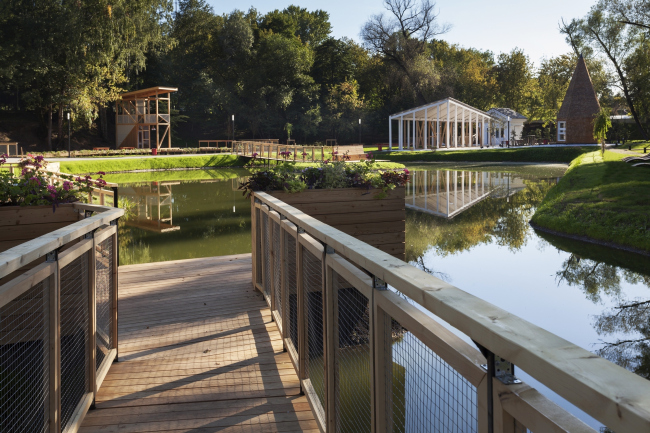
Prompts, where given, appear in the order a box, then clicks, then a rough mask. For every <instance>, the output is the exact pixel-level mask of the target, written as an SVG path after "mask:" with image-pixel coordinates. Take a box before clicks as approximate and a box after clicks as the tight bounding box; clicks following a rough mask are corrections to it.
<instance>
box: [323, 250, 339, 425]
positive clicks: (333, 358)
mask: <svg viewBox="0 0 650 433" xmlns="http://www.w3.org/2000/svg"><path fill="white" fill-rule="evenodd" d="M328 254H334V249H333V248H332V247H330V246H327V245H326V246H325V255H326V256H327V255H328ZM332 272H333V270H332V268H330V267H329V266H327V260H323V280H324V281H323V295H324V298H325V299H324V303H325V324H324V326H323V334H324V335H323V338H324V340H325V430H326V431H327V432H335V431H336V418H337V415H338V414H337V413H336V394H337V392H336V387H337V380H336V370H337V369H336V364H337V362H338V348H339V347H338V346H339V345H338V340H339V339H338V334H339V333H338V320H337V318H338V291H337V290H336V288H335V287H334V284H333V278H332V277H333V275H332Z"/></svg>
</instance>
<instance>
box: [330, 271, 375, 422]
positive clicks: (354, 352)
mask: <svg viewBox="0 0 650 433" xmlns="http://www.w3.org/2000/svg"><path fill="white" fill-rule="evenodd" d="M332 288H333V290H334V291H336V293H337V298H338V318H337V319H336V320H337V322H338V333H339V338H338V362H337V363H336V368H337V370H336V383H337V387H336V430H337V431H338V432H340V433H353V432H370V429H371V425H372V422H371V417H372V408H371V405H372V400H371V392H372V387H371V381H372V369H371V362H372V354H371V352H370V307H371V306H370V302H369V300H368V298H366V297H365V296H364V295H363V294H362V293H361V292H360V291H359V290H357V289H356V288H354V286H352V284H350V283H348V282H347V281H346V280H345V278H343V277H342V276H340V275H339V274H337V273H336V272H333V278H332Z"/></svg>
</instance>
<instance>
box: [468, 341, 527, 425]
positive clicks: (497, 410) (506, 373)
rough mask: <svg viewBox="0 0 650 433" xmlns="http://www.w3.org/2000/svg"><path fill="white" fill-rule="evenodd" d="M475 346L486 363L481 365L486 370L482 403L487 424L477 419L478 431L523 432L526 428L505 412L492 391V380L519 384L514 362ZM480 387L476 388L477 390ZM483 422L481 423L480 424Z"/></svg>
mask: <svg viewBox="0 0 650 433" xmlns="http://www.w3.org/2000/svg"><path fill="white" fill-rule="evenodd" d="M477 346H478V347H479V349H480V350H481V353H483V355H484V356H485V357H486V359H487V364H485V365H483V368H484V369H486V370H487V376H486V380H487V384H486V386H485V388H486V389H485V391H486V392H485V394H486V396H485V397H483V398H485V403H484V405H485V406H486V408H487V412H486V413H485V415H486V416H487V423H485V424H487V425H485V424H483V423H482V422H481V421H479V431H485V430H487V432H488V433H517V432H525V431H526V428H525V427H524V426H523V425H522V424H521V423H519V422H518V421H517V420H516V419H515V418H514V417H513V416H512V415H510V414H509V413H508V412H506V411H505V410H504V409H503V407H502V405H501V401H500V400H499V396H498V395H497V393H496V392H495V391H494V381H495V380H498V381H500V382H501V383H503V384H504V385H513V384H520V383H521V380H519V379H517V377H515V375H514V372H515V366H514V364H512V363H510V362H508V361H506V360H505V359H503V358H501V357H500V356H498V355H495V354H494V353H493V352H492V351H490V350H489V349H487V348H485V347H483V346H481V345H480V344H478V343H477ZM480 389H481V387H479V388H477V392H479V390H480ZM481 398H482V397H481V395H480V394H479V395H478V399H479V414H480V413H481V409H480V408H481V406H482V404H481V401H480V400H481ZM482 424H483V425H482Z"/></svg>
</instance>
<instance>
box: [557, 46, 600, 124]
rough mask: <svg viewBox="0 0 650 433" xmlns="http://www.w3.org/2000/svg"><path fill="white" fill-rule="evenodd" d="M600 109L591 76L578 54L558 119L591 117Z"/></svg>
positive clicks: (583, 60)
mask: <svg viewBox="0 0 650 433" xmlns="http://www.w3.org/2000/svg"><path fill="white" fill-rule="evenodd" d="M599 111H600V104H599V103H598V98H597V97H596V91H595V90H594V85H593V83H592V82H591V76H590V75H589V71H588V70H587V64H586V63H585V59H584V58H583V57H582V54H581V55H580V58H579V59H578V64H577V65H576V70H575V71H573V76H572V77H571V82H570V83H569V88H568V89H567V91H566V95H565V96H564V101H563V102H562V107H561V108H560V111H559V113H558V114H557V118H558V119H584V118H593V117H594V116H595V115H596V114H597V113H598V112H599Z"/></svg>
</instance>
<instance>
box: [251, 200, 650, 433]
mask: <svg viewBox="0 0 650 433" xmlns="http://www.w3.org/2000/svg"><path fill="white" fill-rule="evenodd" d="M252 200H253V203H252V251H253V284H254V286H255V287H256V288H257V289H258V290H260V291H261V292H262V293H263V294H264V297H265V298H266V301H267V303H268V304H269V306H270V308H271V311H272V314H273V317H274V320H275V321H276V324H277V326H278V328H279V330H280V332H281V334H282V337H283V341H284V346H285V348H286V350H287V351H288V352H289V354H290V356H291V359H292V362H293V366H294V368H295V370H296V372H297V373H298V376H299V378H300V381H301V386H302V390H303V391H304V392H305V394H306V395H307V397H308V400H309V403H310V405H311V408H312V410H313V412H314V413H315V414H316V417H317V419H318V421H319V423H320V426H321V429H322V430H323V431H327V432H334V431H355V432H357V431H359V432H361V431H368V432H381V433H383V432H392V431H454V432H473V431H476V432H480V433H486V432H500V433H501V432H520V431H527V430H526V429H528V430H529V431H533V432H593V431H594V430H593V429H592V428H591V427H589V426H588V425H586V424H585V423H583V422H582V421H581V420H579V419H578V418H576V417H575V416H573V415H572V414H570V413H568V412H567V411H566V410H564V409H563V408H561V407H559V406H558V405H556V404H555V403H553V402H551V401H550V400H549V399H547V398H546V397H545V396H544V395H542V394H541V393H540V392H538V391H537V390H535V389H533V388H531V387H530V386H528V385H526V384H525V383H523V382H521V381H520V380H518V379H517V378H516V371H515V369H514V366H515V364H516V365H517V367H518V368H521V369H523V370H524V371H525V372H526V373H528V374H530V375H531V376H532V377H534V378H535V379H536V380H538V381H540V382H541V383H542V384H544V385H545V386H547V387H548V388H550V389H551V390H553V391H554V392H556V393H557V394H559V395H560V396H561V397H563V398H564V399H566V400H568V401H569V402H570V403H572V404H573V405H575V406H577V407H578V408H580V409H582V410H583V411H584V412H586V413H587V414H589V415H590V416H592V417H593V418H595V419H596V420H598V421H600V422H602V423H603V424H604V425H606V426H608V427H609V428H611V429H612V430H613V431H615V432H617V433H622V432H640V431H650V382H649V381H647V380H645V379H643V378H641V377H639V376H637V375H635V374H633V373H631V372H629V371H627V370H625V369H623V368H621V367H618V366H617V365H615V364H613V363H611V362H609V361H607V360H605V359H603V358H600V357H598V356H596V355H594V354H593V353H591V352H589V351H587V350H584V349H582V348H580V347H577V346H575V345H574V344H571V343H569V342H568V341H566V340H563V339H561V338H560V337H558V336H556V335H554V334H551V333H550V332H547V331H545V330H544V329H542V328H539V327H537V326H535V325H533V324H531V323H529V322H527V321H525V320H523V319H521V318H519V317H517V316H515V315H513V314H510V313H508V312H506V311H504V310H502V309H500V308H498V307H496V306H494V305H491V304H489V303H488V302H485V301H483V300H481V299H479V298H477V297H475V296H472V295H470V294H468V293H466V292H463V291H462V290H460V289H458V288H456V287H453V286H451V285H450V284H447V283H445V282H444V281H441V280H439V279H438V278H436V277H434V276H432V275H430V274H427V273H426V272H424V271H422V270H420V269H417V268H415V267H413V266H410V265H409V264H407V263H405V262H403V261H401V260H398V259H396V258H394V257H392V256H390V255H389V254H387V253H384V252H382V251H379V250H378V249H376V248H373V247H371V246H369V245H367V244H365V243H364V242H362V241H359V240H357V239H355V238H353V237H352V236H349V235H347V234H345V233H343V232H341V231H339V230H336V229H334V228H332V227H330V226H328V225H327V224H325V223H323V222H320V221H318V220H316V219H315V218H313V217H310V216H308V215H306V214H304V213H302V212H301V211H299V210H297V209H295V208H293V207H291V206H289V205H287V204H286V203H283V202H282V201H280V200H278V199H277V198H274V197H272V196H270V195H268V194H265V193H256V194H255V197H254V198H253V199H252ZM439 320H443V321H446V322H447V323H448V324H449V325H451V326H453V327H454V328H455V329H456V330H457V331H458V332H459V333H460V334H462V335H464V336H465V339H463V338H460V337H459V336H458V335H457V333H455V332H451V331H450V330H449V329H448V328H446V327H444V326H442V325H441V324H440V323H439ZM469 341H473V342H474V343H475V344H469V343H468V342H469ZM477 347H479V348H480V350H479V349H477ZM506 360H507V361H506ZM508 361H510V362H508Z"/></svg>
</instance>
